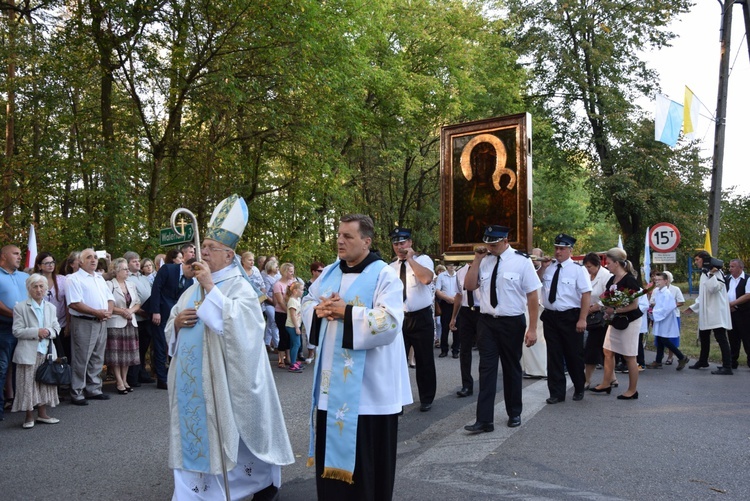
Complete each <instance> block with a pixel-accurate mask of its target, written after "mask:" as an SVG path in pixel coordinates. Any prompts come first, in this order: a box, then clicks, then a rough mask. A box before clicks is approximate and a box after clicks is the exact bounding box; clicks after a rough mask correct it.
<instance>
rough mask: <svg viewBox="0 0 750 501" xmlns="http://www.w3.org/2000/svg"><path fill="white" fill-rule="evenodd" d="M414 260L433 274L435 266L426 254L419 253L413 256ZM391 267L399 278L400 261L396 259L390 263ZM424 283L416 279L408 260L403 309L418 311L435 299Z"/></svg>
mask: <svg viewBox="0 0 750 501" xmlns="http://www.w3.org/2000/svg"><path fill="white" fill-rule="evenodd" d="M414 261H416V262H417V264H420V265H422V266H424V267H425V268H427V269H428V270H430V271H431V272H432V273H433V275H434V273H435V267H434V266H433V264H432V259H430V256H428V255H427V254H420V255H418V256H417V255H415V256H414ZM391 268H393V269H394V270H396V277H399V278H400V273H401V261H400V260H398V259H396V260H395V261H393V262H392V263H391ZM431 284H432V283H430V284H428V285H425V284H423V283H422V282H420V281H419V280H418V279H417V276H416V275H415V274H414V272H413V271H412V269H411V265H410V264H409V262H408V261H407V262H406V302H404V311H405V312H412V311H419V310H422V309H424V308H427V307H428V306H431V305H432V302H433V301H434V300H435V295H434V294H433V292H432V290H431V288H430V285H431Z"/></svg>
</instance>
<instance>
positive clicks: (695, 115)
mask: <svg viewBox="0 0 750 501" xmlns="http://www.w3.org/2000/svg"><path fill="white" fill-rule="evenodd" d="M701 106H703V103H701V102H700V101H699V100H698V98H697V97H696V96H695V94H693V91H692V90H690V88H689V87H688V86H687V85H686V86H685V101H684V103H683V111H682V112H683V126H682V132H683V133H684V134H685V136H686V137H687V138H688V139H690V140H691V141H692V140H693V139H695V133H696V131H697V129H698V120H699V118H700V112H701Z"/></svg>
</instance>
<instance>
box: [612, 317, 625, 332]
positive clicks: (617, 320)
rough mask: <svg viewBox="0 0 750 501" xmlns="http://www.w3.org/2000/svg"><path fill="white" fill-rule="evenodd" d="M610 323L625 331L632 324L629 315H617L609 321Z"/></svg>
mask: <svg viewBox="0 0 750 501" xmlns="http://www.w3.org/2000/svg"><path fill="white" fill-rule="evenodd" d="M609 324H610V325H611V326H612V327H614V328H615V329H617V330H618V331H624V330H625V329H627V328H628V325H630V320H629V319H628V316H627V315H615V316H614V317H612V319H611V320H610V321H609Z"/></svg>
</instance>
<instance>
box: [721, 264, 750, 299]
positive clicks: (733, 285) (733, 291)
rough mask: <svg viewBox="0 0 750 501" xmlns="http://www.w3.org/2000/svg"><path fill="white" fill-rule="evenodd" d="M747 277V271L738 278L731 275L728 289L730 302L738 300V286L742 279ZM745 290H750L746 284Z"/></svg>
mask: <svg viewBox="0 0 750 501" xmlns="http://www.w3.org/2000/svg"><path fill="white" fill-rule="evenodd" d="M744 277H745V272H744V271H743V272H742V273H740V276H738V277H737V278H734V277H733V276H732V275H729V277H728V278H729V290H728V291H727V296H728V297H729V302H730V303H731V302H732V301H736V300H737V286H738V285H739V284H740V280H742V279H743V278H744ZM745 292H750V291H748V290H747V286H745Z"/></svg>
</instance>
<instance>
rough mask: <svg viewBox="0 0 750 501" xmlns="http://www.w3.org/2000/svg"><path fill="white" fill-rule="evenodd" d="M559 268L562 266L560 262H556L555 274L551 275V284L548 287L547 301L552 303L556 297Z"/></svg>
mask: <svg viewBox="0 0 750 501" xmlns="http://www.w3.org/2000/svg"><path fill="white" fill-rule="evenodd" d="M560 268H562V264H560V263H557V269H556V270H555V274H554V276H553V277H552V285H550V287H549V302H550V303H554V302H555V299H557V280H558V279H559V278H560Z"/></svg>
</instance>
